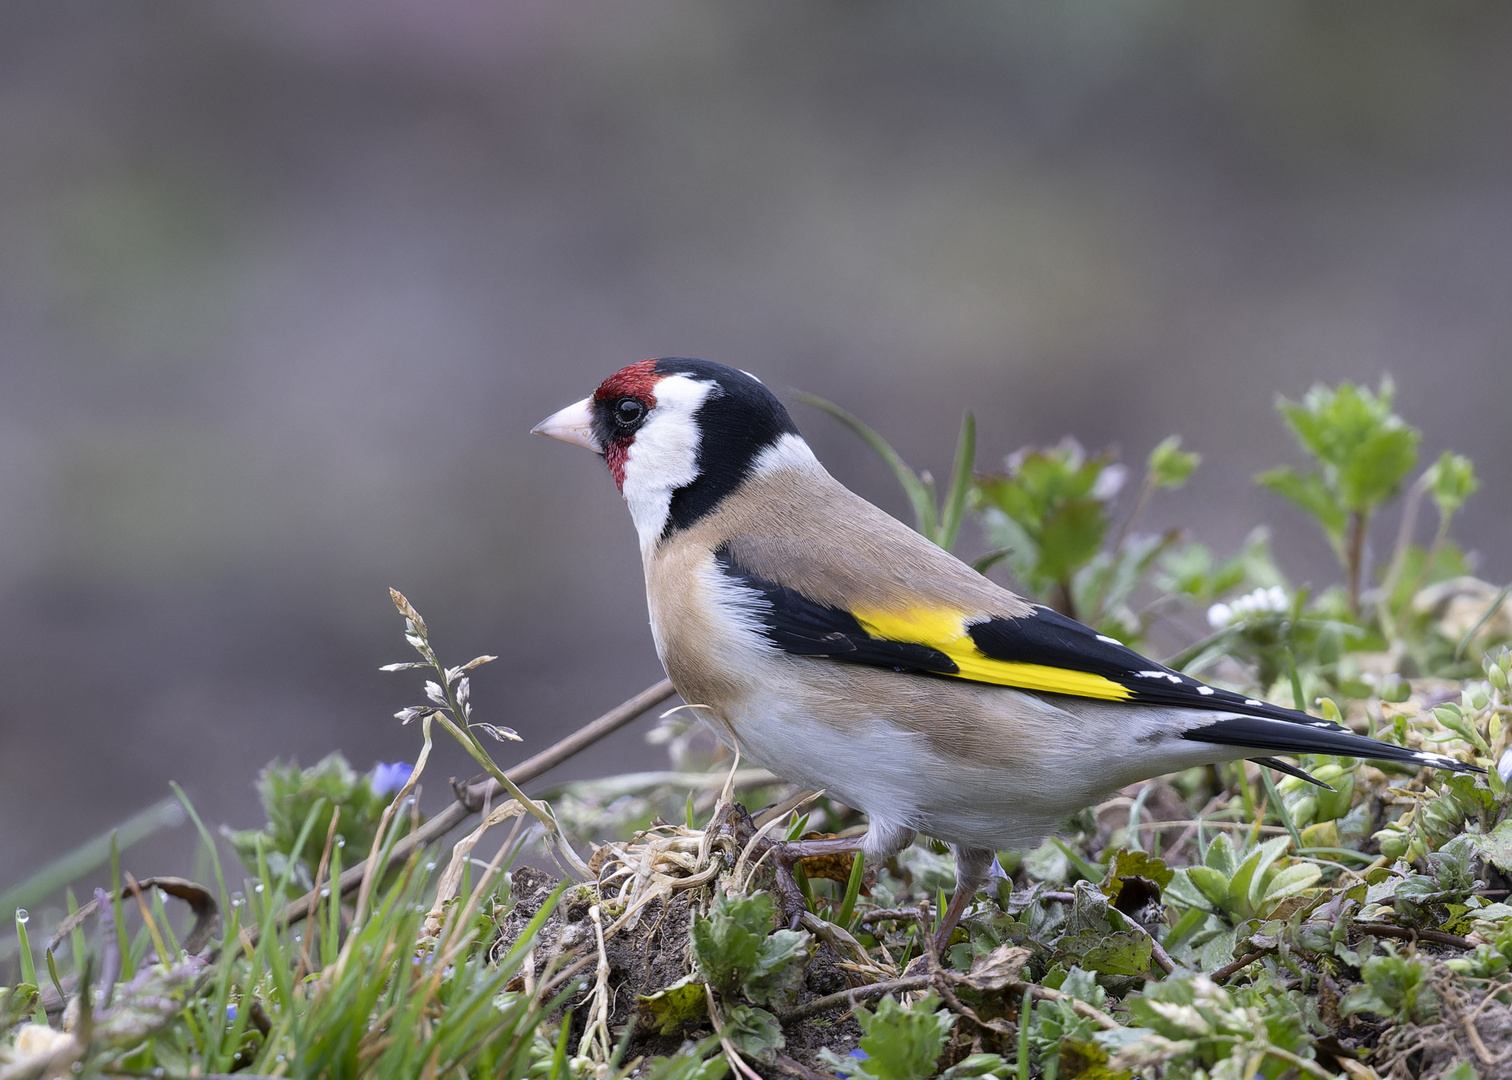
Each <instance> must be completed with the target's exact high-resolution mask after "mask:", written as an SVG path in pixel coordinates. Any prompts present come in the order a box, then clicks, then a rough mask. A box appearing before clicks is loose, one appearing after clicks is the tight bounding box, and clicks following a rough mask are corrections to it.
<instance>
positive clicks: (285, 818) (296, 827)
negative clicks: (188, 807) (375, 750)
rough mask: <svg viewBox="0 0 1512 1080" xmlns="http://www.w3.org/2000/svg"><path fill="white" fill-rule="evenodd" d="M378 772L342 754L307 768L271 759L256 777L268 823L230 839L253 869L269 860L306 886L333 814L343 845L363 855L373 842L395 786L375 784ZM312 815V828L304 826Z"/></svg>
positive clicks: (276, 870)
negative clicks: (359, 768)
mask: <svg viewBox="0 0 1512 1080" xmlns="http://www.w3.org/2000/svg"><path fill="white" fill-rule="evenodd" d="M380 768H382V767H380ZM378 771H379V770H374V772H370V773H367V774H359V773H358V772H357V771H356V770H354V769H353V768H352V767H351V765H349V764H348V763H347V759H346V758H345V757H344V756H343V755H342V754H341V753H340V752H336V753H332V754H328V755H327V756H326V757H324V758H322V759H321V760H320V761H319V762H317V763H316V764H314V765H312V766H310V767H309V768H307V769H301V768H300V767H299V764H298V763H297V762H294V761H274V762H271V763H269V764H268V766H267V767H266V768H264V769H263V771H262V773H261V775H259V776H258V778H257V795H258V798H259V799H260V800H261V801H262V806H263V812H264V813H266V814H267V815H268V823H267V825H265V826H263V827H262V828H261V829H240V830H234V831H233V830H227V831H226V833H225V836H226V839H227V840H228V841H230V843H231V846H232V847H233V848H234V849H235V851H236V853H237V855H238V856H240V858H241V861H242V863H243V864H244V865H245V866H246V867H247V869H248V870H249V871H252V872H256V870H257V867H258V863H259V860H260V859H266V860H267V863H268V868H269V870H270V871H271V872H272V873H274V874H275V875H277V874H283V873H284V872H285V871H286V870H292V873H293V876H294V880H295V881H296V882H298V883H299V884H300V885H301V886H302V887H304V888H306V889H308V888H309V887H310V885H311V883H312V881H313V879H314V874H315V869H316V866H317V865H318V863H319V862H320V855H321V852H322V851H323V850H324V849H325V843H326V836H327V834H328V833H329V831H330V828H331V818H332V817H333V816H336V815H338V814H339V820H338V828H339V830H340V836H341V838H342V843H343V845H345V844H351V845H352V850H353V851H358V852H362V853H364V854H365V853H366V852H367V850H368V848H369V847H371V846H372V843H373V838H374V836H376V835H377V832H378V822H379V819H380V818H381V817H382V816H383V811H384V810H385V809H387V808H388V805H389V802H390V801H391V799H392V796H393V791H392V790H383V791H379V790H377V789H376V788H375V787H374V779H375V775H376V774H377V773H378ZM405 774H406V776H407V775H408V769H406V770H405ZM312 815H313V824H312V827H311V828H310V829H309V830H305V829H304V826H305V823H306V822H307V821H310V820H312ZM409 824H410V822H409V821H408V820H405V821H404V823H403V825H401V828H403V829H405V830H406V831H407V829H408V827H409ZM301 834H303V836H304V839H303V842H300V836H301Z"/></svg>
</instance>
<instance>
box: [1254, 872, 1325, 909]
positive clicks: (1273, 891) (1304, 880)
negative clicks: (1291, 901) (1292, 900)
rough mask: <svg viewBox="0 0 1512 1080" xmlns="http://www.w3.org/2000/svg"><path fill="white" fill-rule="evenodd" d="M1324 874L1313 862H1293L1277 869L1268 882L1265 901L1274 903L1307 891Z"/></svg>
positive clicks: (1268, 903)
mask: <svg viewBox="0 0 1512 1080" xmlns="http://www.w3.org/2000/svg"><path fill="white" fill-rule="evenodd" d="M1322 876H1323V871H1321V870H1319V869H1318V868H1317V867H1316V866H1314V865H1313V864H1312V863H1292V865H1290V866H1288V867H1286V868H1285V869H1283V870H1279V871H1277V872H1276V873H1275V874H1274V875H1272V876H1271V879H1270V881H1269V882H1267V883H1266V886H1265V903H1266V904H1267V905H1270V904H1274V903H1275V902H1276V901H1277V900H1283V899H1285V898H1286V897H1288V896H1297V895H1298V894H1300V893H1303V892H1306V891H1307V890H1308V889H1310V888H1312V887H1313V886H1314V885H1315V884H1317V881H1318V879H1319V878H1321V877H1322Z"/></svg>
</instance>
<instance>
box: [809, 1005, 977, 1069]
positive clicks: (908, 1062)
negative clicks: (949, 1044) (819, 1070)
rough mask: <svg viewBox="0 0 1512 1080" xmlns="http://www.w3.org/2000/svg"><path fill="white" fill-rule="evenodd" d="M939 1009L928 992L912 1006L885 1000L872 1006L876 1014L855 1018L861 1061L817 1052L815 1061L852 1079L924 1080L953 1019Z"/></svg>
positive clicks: (938, 1056) (825, 1051)
mask: <svg viewBox="0 0 1512 1080" xmlns="http://www.w3.org/2000/svg"><path fill="white" fill-rule="evenodd" d="M939 1004H940V999H939V998H937V997H935V996H934V994H932V993H931V994H928V995H926V996H925V997H924V998H923V999H922V1000H920V1001H918V1002H917V1003H915V1004H914V1005H913V1006H912V1007H907V1006H903V1005H899V1004H898V1003H897V1001H896V1000H894V999H893V997H892V995H888V996H887V997H884V998H883V999H882V1000H881V1001H879V1002H878V1003H877V1010H876V1012H868V1011H866V1010H865V1009H862V1010H860V1011H858V1012H857V1013H856V1022H857V1023H859V1024H860V1025H861V1030H862V1031H864V1032H866V1034H865V1035H863V1036H862V1038H861V1049H862V1051H863V1052H864V1053H865V1054H866V1055H867V1056H866V1058H865V1059H863V1060H857V1059H855V1058H842V1057H840V1056H838V1055H837V1054H835V1052H834V1051H832V1050H823V1051H821V1052H820V1057H821V1058H823V1060H824V1061H825V1062H826V1063H827V1064H829V1065H832V1066H834V1067H836V1068H837V1069H841V1070H843V1071H845V1072H847V1073H849V1074H850V1075H851V1076H852V1077H854V1078H856V1080H929V1078H930V1077H933V1076H935V1075H936V1069H935V1062H937V1061H939V1059H940V1052H941V1051H942V1050H944V1049H945V1039H946V1037H947V1036H949V1034H950V1029H951V1028H952V1027H953V1026H954V1025H955V1019H956V1018H955V1015H954V1014H953V1013H951V1012H950V1010H948V1009H942V1008H938V1006H939Z"/></svg>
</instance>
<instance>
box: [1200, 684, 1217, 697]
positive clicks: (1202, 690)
mask: <svg viewBox="0 0 1512 1080" xmlns="http://www.w3.org/2000/svg"><path fill="white" fill-rule="evenodd" d="M1197 692H1198V693H1199V694H1203V695H1207V694H1216V693H1217V692H1218V691H1216V690H1214V689H1213V688H1212V687H1211V686H1199V687H1198V688H1197Z"/></svg>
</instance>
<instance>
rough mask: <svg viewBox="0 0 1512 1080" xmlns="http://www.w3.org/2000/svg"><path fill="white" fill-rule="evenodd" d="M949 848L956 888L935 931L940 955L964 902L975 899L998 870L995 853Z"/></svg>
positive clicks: (948, 940) (964, 907) (982, 850)
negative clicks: (953, 865)
mask: <svg viewBox="0 0 1512 1080" xmlns="http://www.w3.org/2000/svg"><path fill="white" fill-rule="evenodd" d="M950 849H951V851H953V852H954V853H955V860H956V887H955V895H954V896H952V897H951V898H950V903H949V905H948V906H947V907H946V908H945V918H944V919H943V920H941V922H940V929H939V931H938V932H937V933H936V934H935V948H936V950H937V951H938V952H939V953H940V955H941V956H943V955H944V954H945V949H946V946H948V945H949V944H950V935H951V934H953V933H955V928H956V923H958V922H960V921H961V915H962V914H963V913H964V912H965V911H966V905H968V904H970V903H971V901H972V900H974V899H976V894H977V893H978V892H980V891H981V889H982V886H984V885H986V884H987V882H989V881H991V880H992V878H993V871H994V870H997V872H998V873H999V874H1001V873H1002V870H1001V869H1000V868H999V867H998V865H997V856H996V855H995V854H994V853H993V852H991V851H988V850H987V849H986V848H959V847H956V846H955V845H954V844H952V845H950Z"/></svg>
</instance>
